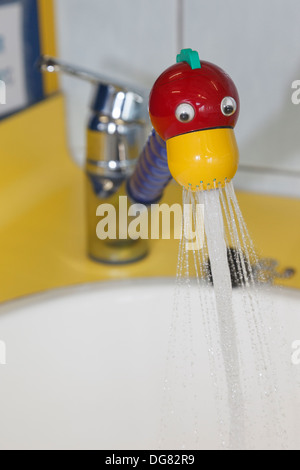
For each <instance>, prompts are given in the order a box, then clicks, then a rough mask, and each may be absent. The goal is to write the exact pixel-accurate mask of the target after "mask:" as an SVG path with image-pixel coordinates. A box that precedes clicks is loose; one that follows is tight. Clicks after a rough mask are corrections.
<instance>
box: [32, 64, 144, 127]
mask: <svg viewBox="0 0 300 470" xmlns="http://www.w3.org/2000/svg"><path fill="white" fill-rule="evenodd" d="M37 66H38V68H39V70H40V71H41V72H49V73H64V74H66V75H70V76H73V77H76V78H79V79H80V80H84V81H87V82H89V83H91V84H92V85H95V86H96V88H97V92H96V96H95V99H94V102H93V104H92V110H93V111H95V112H97V113H104V114H105V115H107V116H111V117H115V116H117V117H118V118H123V119H124V120H125V121H131V120H136V121H143V122H144V121H147V120H148V109H147V102H148V100H147V92H146V90H142V89H141V90H138V89H137V88H136V87H132V86H128V85H126V84H122V83H116V82H114V81H112V80H111V79H110V78H108V77H105V76H104V75H102V74H98V73H95V72H92V71H90V70H86V69H84V68H81V67H77V66H74V65H71V64H68V63H66V62H63V61H61V60H58V59H56V58H55V57H50V56H47V55H44V56H41V57H40V59H39V60H38V63H37Z"/></svg>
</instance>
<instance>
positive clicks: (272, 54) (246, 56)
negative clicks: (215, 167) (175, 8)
mask: <svg viewBox="0 0 300 470" xmlns="http://www.w3.org/2000/svg"><path fill="white" fill-rule="evenodd" d="M185 5H186V12H185V38H184V44H185V46H188V47H192V48H195V49H198V50H199V51H200V54H201V56H202V57H203V58H205V59H207V60H210V61H212V62H215V63H217V64H219V65H220V66H221V67H223V68H224V69H225V70H226V71H227V72H228V73H229V74H230V75H231V76H232V78H233V79H234V81H235V82H236V84H237V86H238V89H239V92H240V97H241V105H242V107H241V115H240V120H239V123H238V126H237V129H236V134H237V138H238V142H239V146H240V152H241V162H242V164H243V163H244V164H247V165H262V166H264V167H272V168H284V169H291V170H298V171H299V170H300V106H295V105H293V104H292V102H291V95H292V90H291V84H292V82H293V81H294V80H296V79H300V49H299V44H300V25H299V17H300V2H299V0H251V2H246V1H244V0H209V2H205V1H202V0H201V1H199V0H185ZM256 178H258V180H259V181H256ZM266 178H267V177H266V174H263V175H260V174H259V173H257V174H256V176H255V174H254V173H251V175H250V174H249V176H247V175H246V174H245V173H244V172H243V174H241V175H240V176H239V177H238V178H237V181H238V182H239V183H240V185H241V186H242V187H244V188H246V189H252V188H253V189H255V190H266V189H267V190H269V191H270V190H272V191H283V192H286V190H285V189H284V186H286V187H288V184H287V185H284V184H281V182H280V181H281V180H280V181H278V178H277V177H276V178H275V180H274V183H272V181H273V177H272V178H270V181H271V183H270V182H268V183H267V182H266ZM267 180H268V181H269V179H267ZM275 181H276V182H275ZM297 183H298V188H296V186H297ZM291 184H293V185H295V194H298V195H300V179H298V180H297V179H295V178H293V182H292V183H291ZM289 193H293V189H290V190H289Z"/></svg>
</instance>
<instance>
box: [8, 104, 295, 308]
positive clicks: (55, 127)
mask: <svg viewBox="0 0 300 470" xmlns="http://www.w3.org/2000/svg"><path fill="white" fill-rule="evenodd" d="M0 142H1V154H0V204H1V205H0V207H1V215H0V250H1V261H0V302H3V301H8V300H11V299H15V298H17V297H20V296H24V295H30V294H33V293H37V292H40V291H44V290H48V289H53V288H57V287H64V286H69V285H75V284H81V283H88V282H96V281H102V280H116V279H125V278H137V277H153V276H174V275H175V272H176V265H177V251H178V241H174V240H153V241H151V242H150V255H149V256H148V257H147V258H145V259H144V260H142V261H139V262H138V263H135V264H131V265H125V266H115V267H114V266H106V265H100V264H97V263H94V262H92V261H90V260H89V259H88V258H87V256H86V248H85V246H86V243H85V219H84V177H83V172H82V170H81V169H79V168H77V167H76V165H75V164H74V163H73V162H72V161H71V158H70V154H69V151H68V146H67V141H66V129H65V113H64V100H63V97H62V96H61V95H56V96H53V97H52V98H49V99H47V100H46V101H45V102H43V103H40V104H38V105H36V106H35V107H33V108H31V109H29V110H27V111H24V112H23V113H20V114H18V115H16V116H14V117H12V118H10V119H8V120H6V121H4V122H2V123H1V124H0ZM238 199H239V202H240V205H241V209H242V211H243V213H244V216H245V219H246V222H247V223H248V226H249V229H250V232H251V234H252V235H253V238H254V240H255V244H256V246H257V248H258V251H259V253H260V255H262V256H264V257H272V258H276V259H277V260H278V261H279V263H280V265H281V266H282V267H293V268H295V269H296V270H297V273H296V275H295V276H294V277H293V278H292V279H290V280H288V281H284V283H283V284H284V285H286V286H289V287H295V288H300V250H299V245H300V200H296V199H288V198H282V197H271V196H265V195H264V196H263V195H256V194H245V193H240V194H239V195H238ZM180 200H181V189H180V188H179V187H178V186H177V185H175V184H174V185H170V187H169V188H168V189H167V191H166V194H165V197H164V201H163V202H170V203H171V202H172V203H174V202H177V201H178V202H179V201H180Z"/></svg>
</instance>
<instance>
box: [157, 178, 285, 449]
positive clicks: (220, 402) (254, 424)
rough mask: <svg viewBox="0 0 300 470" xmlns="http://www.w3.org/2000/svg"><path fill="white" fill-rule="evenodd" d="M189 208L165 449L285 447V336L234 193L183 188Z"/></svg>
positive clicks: (168, 378)
mask: <svg viewBox="0 0 300 470" xmlns="http://www.w3.org/2000/svg"><path fill="white" fill-rule="evenodd" d="M203 207H204V212H202V210H200V209H199V208H203ZM183 208H184V209H185V210H184V211H183V213H184V216H183V223H182V239H181V241H180V247H179V257H178V269H177V280H176V293H175V297H174V308H173V315H172V320H171V325H170V335H169V346H168V354H167V367H166V374H165V384H164V403H163V414H162V420H161V442H160V446H161V448H167V447H168V448H177V449H179V448H192V449H197V448H204V449H205V448H207V449H208V448H216V447H218V448H224V449H255V448H262V449H268V448H270V449H271V448H275V449H281V448H282V449H284V448H286V446H287V436H286V432H285V428H286V422H285V421H286V416H285V412H284V407H283V405H282V396H281V392H280V384H279V382H278V375H277V365H278V364H277V362H276V360H277V359H275V358H274V350H275V346H276V345H278V343H276V345H274V334H273V333H274V331H275V330H276V331H277V336H276V335H275V336H276V338H277V339H276V340H275V342H276V341H278V338H279V337H280V329H279V326H278V325H277V323H276V318H274V317H273V314H272V305H270V304H269V303H267V300H266V299H265V297H264V295H263V294H262V291H263V290H262V289H261V284H262V283H264V282H265V281H266V279H264V274H263V270H262V269H261V268H260V264H259V259H258V256H257V255H256V252H255V249H254V246H253V243H252V241H251V238H250V236H249V233H248V230H247V227H246V224H245V221H244V219H243V216H242V213H241V210H240V208H239V204H238V201H237V198H236V195H235V191H234V187H233V185H232V183H228V184H227V185H226V187H225V188H221V187H220V188H215V189H212V190H210V191H199V192H196V193H193V192H192V191H187V190H183ZM203 227H204V230H203ZM192 239H195V240H194V243H191V240H192ZM233 286H238V287H239V288H238V289H233ZM266 312H268V316H266V315H265V313H266ZM272 338H273V339H272ZM272 341H273V342H272ZM205 364H207V367H205ZM208 423H209V424H208ZM212 436H213V438H212Z"/></svg>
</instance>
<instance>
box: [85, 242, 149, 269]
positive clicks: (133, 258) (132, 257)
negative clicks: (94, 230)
mask: <svg viewBox="0 0 300 470" xmlns="http://www.w3.org/2000/svg"><path fill="white" fill-rule="evenodd" d="M90 248H93V249H92V250H91V251H89V253H88V256H89V258H90V259H91V260H92V261H94V262H96V263H104V264H110V265H125V264H130V263H136V262H138V261H141V260H142V259H144V258H145V257H146V256H147V255H148V253H149V251H148V243H147V241H146V240H132V241H129V242H126V243H124V244H122V245H120V242H119V243H118V244H114V245H112V244H108V243H105V242H102V243H99V240H98V242H97V247H96V246H95V247H90Z"/></svg>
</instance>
